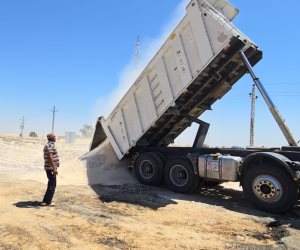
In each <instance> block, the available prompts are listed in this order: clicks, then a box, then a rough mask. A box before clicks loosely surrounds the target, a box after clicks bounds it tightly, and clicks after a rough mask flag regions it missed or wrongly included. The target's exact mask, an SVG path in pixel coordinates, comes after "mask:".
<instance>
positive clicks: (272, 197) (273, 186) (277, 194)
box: [252, 175, 283, 202]
mask: <svg viewBox="0 0 300 250" xmlns="http://www.w3.org/2000/svg"><path fill="white" fill-rule="evenodd" d="M252 188H253V191H254V193H255V195H256V197H258V198H259V199H260V200H263V201H265V202H275V201H278V200H280V198H281V197H282V195H283V189H282V185H281V184H280V182H279V181H278V180H277V179H275V178H274V177H272V176H270V175H260V176H257V177H256V178H255V179H254V181H253V186H252Z"/></svg>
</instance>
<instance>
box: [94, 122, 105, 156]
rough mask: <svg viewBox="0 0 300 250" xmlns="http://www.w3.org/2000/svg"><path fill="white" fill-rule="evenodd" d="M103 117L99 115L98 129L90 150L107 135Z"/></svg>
mask: <svg viewBox="0 0 300 250" xmlns="http://www.w3.org/2000/svg"><path fill="white" fill-rule="evenodd" d="M101 118H102V117H99V118H98V120H97V123H96V129H95V133H94V137H93V140H92V143H91V147H90V151H91V150H93V149H94V148H96V147H98V146H99V145H100V144H101V143H102V142H103V141H104V140H105V139H106V137H107V136H106V134H105V132H104V129H103V127H102V124H101Z"/></svg>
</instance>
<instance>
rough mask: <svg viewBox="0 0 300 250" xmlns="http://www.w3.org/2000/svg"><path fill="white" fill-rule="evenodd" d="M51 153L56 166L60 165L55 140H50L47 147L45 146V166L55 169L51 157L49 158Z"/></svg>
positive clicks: (48, 168) (47, 168)
mask: <svg viewBox="0 0 300 250" xmlns="http://www.w3.org/2000/svg"><path fill="white" fill-rule="evenodd" d="M49 153H51V154H52V159H53V162H54V164H55V166H56V167H59V158H58V154H57V149H56V147H55V144H54V142H52V141H49V142H48V143H47V144H46V145H45V147H44V162H45V163H44V168H45V170H53V168H52V166H51V163H50V159H49Z"/></svg>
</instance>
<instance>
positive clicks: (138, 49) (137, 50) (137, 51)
mask: <svg viewBox="0 0 300 250" xmlns="http://www.w3.org/2000/svg"><path fill="white" fill-rule="evenodd" d="M140 55H141V43H140V37H139V36H137V38H136V43H135V58H134V59H135V66H137V65H138V62H139V59H140Z"/></svg>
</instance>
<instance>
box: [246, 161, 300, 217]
mask: <svg viewBox="0 0 300 250" xmlns="http://www.w3.org/2000/svg"><path fill="white" fill-rule="evenodd" d="M242 186H243V190H244V195H245V198H246V199H248V200H249V201H250V202H252V203H253V204H254V206H255V207H257V208H258V209H261V210H263V211H266V212H271V213H284V212H287V211H289V210H290V209H292V208H293V206H294V205H295V203H296V201H297V198H298V187H297V186H296V184H295V183H294V182H293V180H292V178H291V176H290V175H289V174H288V173H287V172H286V171H285V170H284V169H281V168H278V167H275V166H270V165H261V166H259V167H252V168H250V169H249V170H248V171H247V172H246V174H245V176H244V177H243V183H242Z"/></svg>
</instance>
